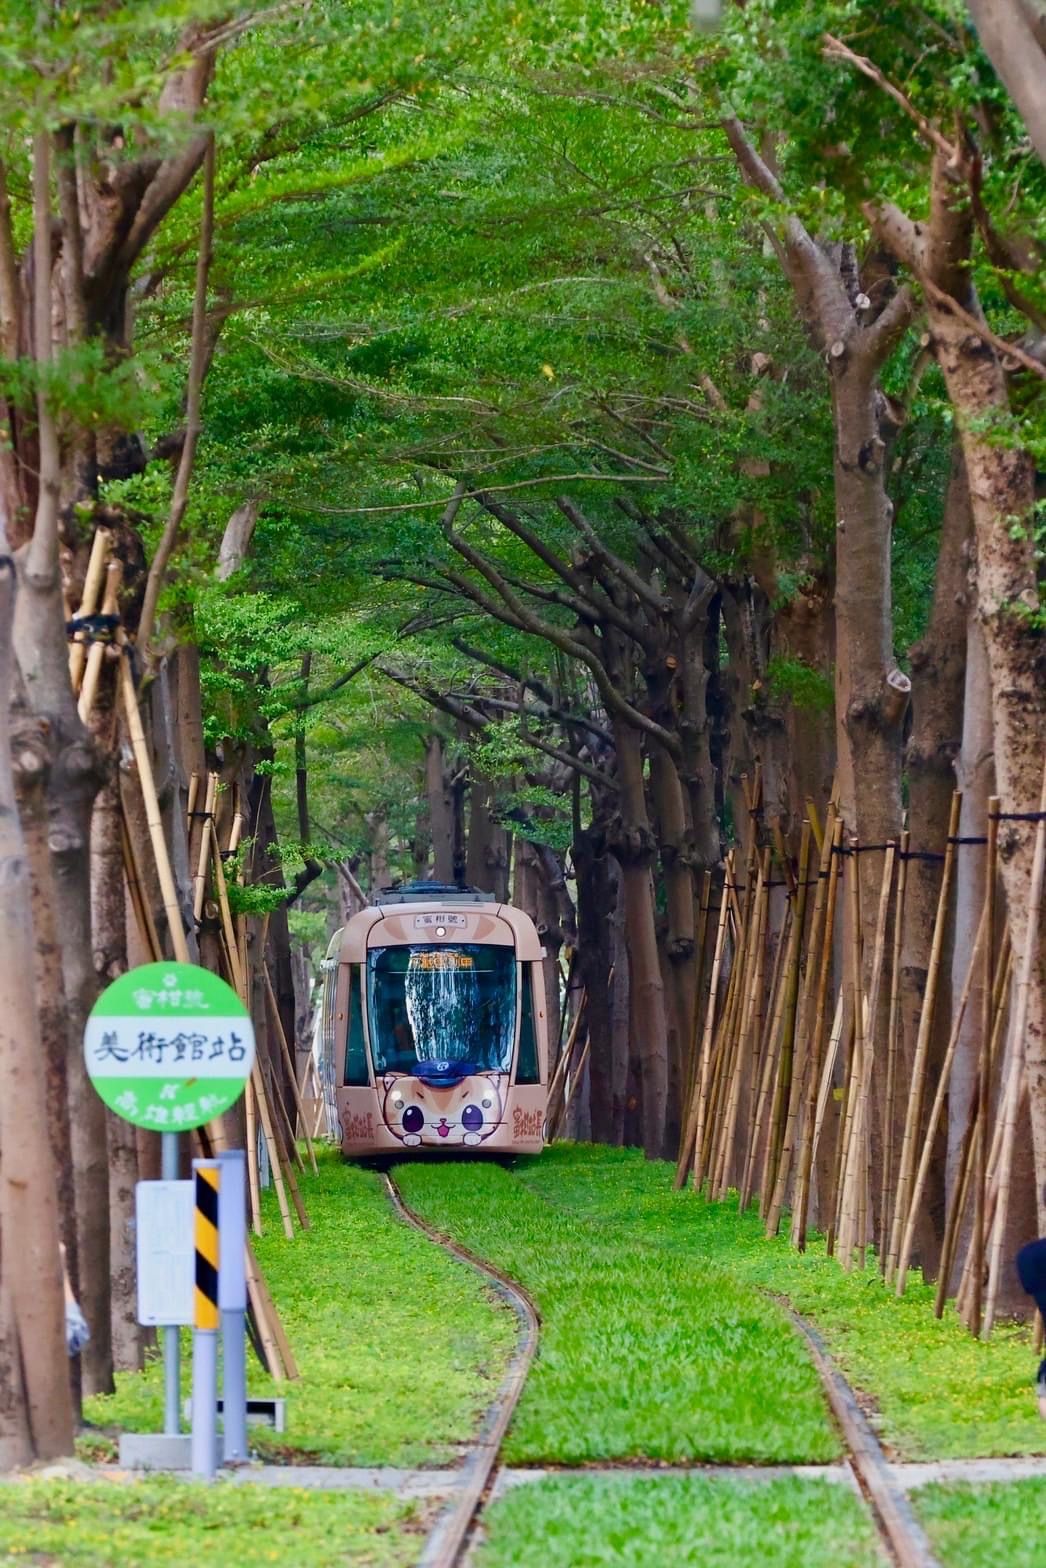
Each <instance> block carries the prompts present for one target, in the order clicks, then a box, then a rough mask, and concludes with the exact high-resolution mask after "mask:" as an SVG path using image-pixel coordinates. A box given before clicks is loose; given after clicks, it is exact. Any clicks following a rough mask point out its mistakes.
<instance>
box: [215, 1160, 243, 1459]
mask: <svg viewBox="0 0 1046 1568" xmlns="http://www.w3.org/2000/svg"><path fill="white" fill-rule="evenodd" d="M218 1158H219V1160H220V1162H221V1167H222V1181H221V1190H220V1193H219V1198H218V1228H219V1230H220V1232H221V1238H222V1249H221V1267H220V1269H219V1271H218V1305H219V1307H220V1308H221V1314H222V1424H223V1429H224V1440H223V1446H222V1456H223V1462H224V1463H225V1464H228V1463H229V1462H230V1461H231V1460H243V1459H246V1458H247V1271H246V1267H245V1260H246V1250H247V1156H246V1155H245V1154H244V1152H243V1150H242V1149H230V1150H229V1151H228V1152H227V1153H225V1154H221V1155H219V1156H218Z"/></svg>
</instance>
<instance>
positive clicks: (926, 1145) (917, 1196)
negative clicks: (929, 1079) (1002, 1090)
mask: <svg viewBox="0 0 1046 1568" xmlns="http://www.w3.org/2000/svg"><path fill="white" fill-rule="evenodd" d="M987 915H988V910H987V906H985V907H984V908H983V909H982V911H981V918H980V920H979V921H978V924H977V935H976V937H975V939H974V943H973V952H972V953H971V954H970V962H969V964H968V965H967V968H966V979H965V980H964V981H963V988H962V991H961V993H960V996H959V1006H958V1008H957V1010H956V1014H955V1018H954V1020H953V1022H952V1029H951V1034H950V1035H949V1037H948V1045H947V1048H946V1050H945V1053H944V1060H943V1062H942V1063H941V1070H940V1074H939V1076H938V1079H937V1087H936V1090H935V1092H934V1097H933V1104H932V1106H931V1107H930V1117H929V1121H928V1122H927V1125H926V1133H925V1136H924V1140H923V1148H922V1156H921V1158H920V1160H919V1168H918V1170H917V1172H916V1176H915V1184H914V1186H913V1187H912V1201H911V1206H910V1208H909V1210H908V1222H907V1224H906V1225H905V1228H904V1235H903V1237H902V1238H901V1249H900V1252H899V1253H898V1256H897V1289H896V1293H897V1295H898V1296H903V1295H904V1287H905V1282H906V1281H907V1278H908V1264H909V1260H910V1258H911V1255H912V1246H913V1244H914V1241H915V1221H916V1218H917V1215H918V1209H919V1204H920V1203H921V1202H922V1195H923V1188H924V1187H925V1185H926V1177H927V1174H928V1172H929V1169H930V1159H931V1157H932V1155H933V1140H934V1137H935V1135H936V1133H937V1123H938V1121H939V1120H940V1115H941V1111H942V1110H943V1108H944V1097H945V1094H946V1093H947V1090H948V1080H949V1078H950V1077H951V1071H952V1062H953V1060H954V1058H955V1047H956V1046H957V1044H958V1042H959V1034H960V1032H961V1030H962V1025H963V1019H964V1018H965V1017H966V1008H967V1005H968V1004H969V1000H970V991H971V989H972V987H973V977H974V975H975V973H976V971H977V966H978V964H979V962H980V957H981V950H982V948H983V946H984V932H985V927H986V924H987Z"/></svg>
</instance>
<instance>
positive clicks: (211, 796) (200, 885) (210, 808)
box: [192, 773, 218, 921]
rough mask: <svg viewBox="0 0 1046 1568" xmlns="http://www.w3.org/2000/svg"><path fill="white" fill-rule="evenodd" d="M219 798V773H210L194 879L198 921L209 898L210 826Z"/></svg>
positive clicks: (194, 906)
mask: <svg viewBox="0 0 1046 1568" xmlns="http://www.w3.org/2000/svg"><path fill="white" fill-rule="evenodd" d="M194 777H195V775H194ZM217 797H218V775H217V773H208V775H207V788H206V792H205V794H204V802H203V816H204V822H203V831H202V832H201V834H200V850H199V854H198V856H197V859H196V873H195V875H194V877H193V896H192V912H193V917H194V918H195V919H196V920H197V921H199V920H202V919H203V905H204V900H205V898H206V896H207V862H208V860H209V859H210V855H211V834H210V826H211V823H212V822H213V821H214V807H215V802H216V800H217Z"/></svg>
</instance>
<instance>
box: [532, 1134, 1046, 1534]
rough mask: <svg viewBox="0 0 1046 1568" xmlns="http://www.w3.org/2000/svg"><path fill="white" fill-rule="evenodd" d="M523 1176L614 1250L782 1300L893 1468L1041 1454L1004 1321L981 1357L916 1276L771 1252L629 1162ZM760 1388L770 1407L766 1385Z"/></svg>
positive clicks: (577, 1157)
mask: <svg viewBox="0 0 1046 1568" xmlns="http://www.w3.org/2000/svg"><path fill="white" fill-rule="evenodd" d="M518 1175H519V1179H520V1181H521V1183H522V1184H523V1185H524V1186H525V1187H526V1188H527V1190H528V1191H529V1192H531V1193H533V1195H534V1196H535V1197H539V1198H541V1199H542V1201H543V1202H545V1203H546V1204H548V1205H550V1206H553V1207H555V1208H556V1209H557V1210H560V1211H563V1212H566V1213H569V1214H570V1215H571V1216H572V1217H573V1219H574V1220H575V1221H576V1222H578V1223H580V1224H583V1225H585V1226H586V1227H588V1229H589V1231H590V1232H594V1233H596V1234H598V1235H600V1236H601V1237H603V1238H606V1239H607V1240H609V1238H610V1237H611V1236H614V1237H616V1238H618V1244H619V1245H620V1246H621V1247H625V1246H627V1247H630V1248H632V1249H633V1250H634V1249H636V1248H637V1247H642V1248H643V1249H644V1250H647V1249H649V1248H653V1249H654V1250H655V1251H656V1253H657V1255H658V1256H659V1257H666V1256H667V1257H676V1258H678V1257H684V1258H687V1259H690V1260H693V1261H694V1262H697V1261H699V1260H700V1261H701V1262H703V1263H715V1264H718V1265H720V1266H721V1267H722V1268H724V1269H726V1270H727V1271H728V1272H729V1274H730V1275H731V1276H732V1278H733V1279H734V1280H736V1281H737V1282H738V1283H741V1282H745V1283H748V1284H749V1285H755V1286H758V1287H760V1288H761V1289H763V1290H766V1291H770V1292H772V1293H774V1294H777V1295H781V1296H786V1297H787V1298H788V1299H789V1300H790V1301H791V1303H792V1305H793V1306H794V1307H795V1308H796V1309H797V1310H798V1311H799V1312H802V1313H804V1314H806V1315H807V1316H808V1317H809V1318H810V1319H811V1320H812V1321H813V1322H815V1323H816V1324H817V1325H818V1327H819V1328H820V1330H821V1332H822V1333H823V1335H824V1337H825V1339H826V1341H827V1343H828V1346H829V1349H830V1350H831V1352H832V1355H833V1356H834V1357H835V1359H836V1360H837V1362H838V1364H839V1365H840V1367H841V1368H842V1369H843V1371H844V1372H845V1373H846V1375H847V1377H848V1378H849V1379H850V1381H851V1382H852V1383H853V1384H854V1386H855V1387H856V1388H858V1389H861V1390H862V1391H864V1392H866V1393H867V1394H869V1395H871V1396H872V1397H873V1398H874V1400H875V1402H876V1405H877V1406H878V1416H877V1417H876V1425H877V1428H878V1430H879V1434H880V1436H881V1437H882V1439H883V1440H884V1441H885V1442H886V1443H887V1444H888V1445H889V1446H890V1447H891V1448H892V1449H893V1450H894V1451H895V1452H896V1453H897V1454H898V1455H899V1456H900V1457H902V1458H904V1459H913V1460H919V1459H967V1458H978V1457H985V1458H987V1457H994V1456H1000V1455H1013V1454H1041V1453H1044V1452H1046V1423H1044V1422H1043V1421H1042V1420H1041V1419H1040V1417H1039V1415H1038V1413H1037V1410H1036V1406H1035V1397H1034V1390H1033V1380H1034V1377H1035V1368H1036V1365H1037V1359H1036V1357H1035V1354H1034V1352H1033V1349H1032V1344H1031V1336H1030V1333H1029V1331H1028V1330H1027V1329H1026V1328H1024V1327H1018V1326H1015V1325H1012V1324H1006V1323H1000V1324H998V1325H997V1326H996V1330H995V1334H994V1336H993V1338H992V1340H991V1341H990V1343H988V1344H986V1345H985V1344H982V1343H981V1342H980V1341H979V1340H975V1339H974V1338H973V1337H972V1336H971V1335H970V1334H968V1333H967V1332H966V1330H965V1329H964V1328H963V1327H962V1325H961V1323H960V1322H959V1320H958V1318H957V1317H956V1315H955V1313H954V1311H953V1310H952V1308H951V1307H949V1308H947V1309H946V1311H945V1314H944V1317H943V1318H942V1319H941V1321H940V1322H938V1321H937V1319H936V1318H935V1317H934V1315H933V1295H934V1290H933V1287H932V1286H930V1285H925V1284H923V1282H922V1277H921V1275H920V1274H919V1272H918V1271H917V1270H914V1271H912V1273H911V1274H910V1275H909V1282H908V1290H907V1293H906V1295H905V1296H904V1297H903V1298H902V1299H901V1300H898V1299H897V1297H896V1296H895V1295H894V1294H893V1292H892V1291H891V1290H888V1289H887V1288H886V1287H885V1286H884V1285H883V1283H882V1281H881V1280H880V1278H879V1275H878V1272H877V1270H876V1267H875V1263H874V1259H872V1258H871V1256H869V1267H868V1268H867V1269H866V1270H864V1271H863V1272H862V1271H861V1270H859V1269H855V1270H854V1271H853V1272H852V1273H850V1274H845V1273H844V1272H843V1271H842V1269H841V1268H840V1267H839V1266H838V1264H836V1263H835V1262H834V1261H833V1260H832V1259H830V1258H826V1257H825V1254H824V1248H823V1245H822V1243H821V1242H820V1241H819V1240H818V1241H814V1242H811V1244H810V1247H809V1249H808V1250H807V1252H806V1253H805V1254H804V1253H799V1252H796V1251H795V1250H794V1248H792V1247H791V1246H789V1245H788V1243H787V1240H785V1239H782V1238H780V1237H778V1238H776V1239H774V1240H772V1241H767V1239H766V1238H765V1237H764V1235H763V1228H762V1225H761V1223H760V1221H759V1216H758V1213H756V1212H749V1213H748V1214H746V1215H739V1214H738V1212H737V1204H736V1200H735V1199H730V1200H728V1201H727V1202H724V1203H719V1204H711V1203H707V1202H705V1200H704V1199H703V1198H701V1197H699V1196H698V1195H697V1194H695V1193H693V1192H691V1191H686V1192H682V1193H675V1192H673V1191H672V1190H671V1187H672V1172H671V1168H670V1167H669V1166H667V1165H664V1164H657V1163H651V1162H648V1161H645V1160H644V1159H643V1157H642V1155H640V1154H637V1153H636V1152H635V1151H633V1150H614V1149H599V1148H594V1147H591V1146H571V1145H566V1144H564V1145H560V1146H559V1147H557V1148H555V1149H551V1150H549V1151H548V1152H547V1153H546V1154H545V1155H542V1156H541V1158H540V1159H539V1160H530V1161H527V1162H521V1163H520V1170H519V1173H518ZM783 1228H784V1229H785V1231H786V1232H787V1220H786V1221H785V1224H784V1227H783ZM765 1387H766V1389H767V1391H768V1393H769V1395H770V1397H775V1391H774V1389H773V1384H772V1381H771V1382H768V1383H766V1384H765ZM1042 1560H1043V1563H1044V1564H1046V1550H1044V1553H1043V1559H1042Z"/></svg>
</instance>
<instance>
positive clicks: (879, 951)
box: [847, 839, 897, 1268]
mask: <svg viewBox="0 0 1046 1568" xmlns="http://www.w3.org/2000/svg"><path fill="white" fill-rule="evenodd" d="M896 855H897V845H896V844H895V843H894V842H893V840H892V839H891V840H890V842H889V843H888V844H887V846H886V850H885V853H884V855H883V874H882V881H881V883H880V887H879V909H878V914H877V917H876V923H875V942H874V946H873V948H872V966H871V972H870V974H869V981H868V995H867V997H866V998H865V999H864V1001H863V1003H862V1011H863V1014H864V1025H865V1027H864V1039H863V1052H862V1057H861V1078H860V1083H859V1084H858V1097H857V1104H856V1108H855V1117H854V1126H853V1137H852V1140H851V1144H850V1148H849V1151H848V1157H849V1160H850V1162H851V1165H852V1162H853V1161H861V1162H863V1164H864V1166H865V1167H867V1165H868V1161H869V1158H870V1141H871V1124H872V1114H871V1104H872V1102H871V1096H872V1075H873V1072H874V1069H875V1023H876V1019H877V1017H878V1015H879V992H880V990H881V987H882V978H883V963H884V960H885V956H886V926H887V919H888V916H889V912H890V894H891V892H892V890H893V868H894V862H895V859H896ZM855 880H856V879H855ZM862 960H863V953H862ZM848 1179H849V1181H850V1183H851V1188H852V1186H853V1184H854V1183H857V1190H858V1192H859V1194H860V1195H861V1198H863V1199H864V1200H865V1210H866V1212H867V1200H866V1198H865V1192H866V1187H867V1169H865V1172H864V1175H863V1176H861V1177H860V1179H859V1180H858V1177H857V1176H856V1174H855V1172H854V1169H852V1168H850V1169H849V1170H848ZM851 1215H852V1208H851ZM847 1243H848V1245H849V1246H850V1247H851V1248H852V1247H853V1246H854V1245H856V1246H857V1247H858V1248H859V1249H860V1261H861V1267H862V1268H863V1267H864V1248H865V1245H866V1243H867V1233H866V1232H865V1231H862V1230H861V1228H860V1224H859V1223H858V1227H857V1236H856V1239H854V1238H851V1237H849V1236H848V1237H847Z"/></svg>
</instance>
